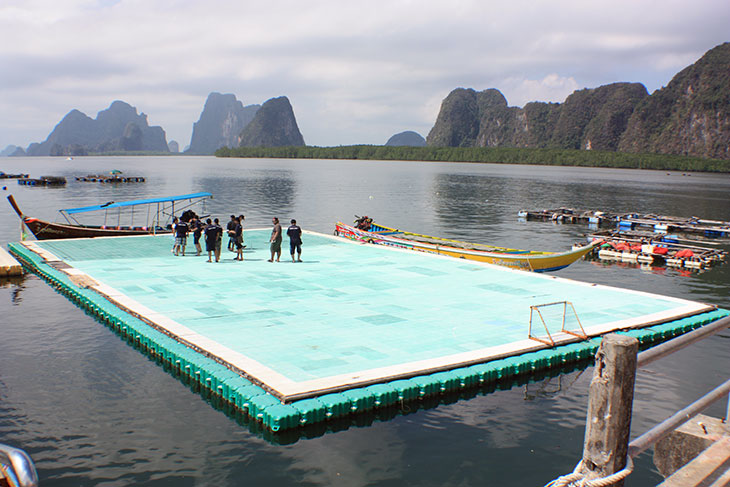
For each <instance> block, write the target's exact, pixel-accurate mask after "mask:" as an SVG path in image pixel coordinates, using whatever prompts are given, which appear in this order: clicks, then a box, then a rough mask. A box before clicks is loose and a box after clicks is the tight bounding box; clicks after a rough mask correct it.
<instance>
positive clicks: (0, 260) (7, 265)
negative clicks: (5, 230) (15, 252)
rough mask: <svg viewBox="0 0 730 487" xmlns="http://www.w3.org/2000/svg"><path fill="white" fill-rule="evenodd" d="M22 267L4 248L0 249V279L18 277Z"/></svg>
mask: <svg viewBox="0 0 730 487" xmlns="http://www.w3.org/2000/svg"><path fill="white" fill-rule="evenodd" d="M22 274H23V266H21V265H20V263H19V262H18V261H17V260H15V258H14V257H13V256H12V255H10V254H9V253H8V252H7V251H6V250H5V249H4V248H2V247H0V277H7V276H20V275H22Z"/></svg>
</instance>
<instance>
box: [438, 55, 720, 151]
mask: <svg viewBox="0 0 730 487" xmlns="http://www.w3.org/2000/svg"><path fill="white" fill-rule="evenodd" d="M426 140H427V143H428V145H430V146H450V147H536V148H561V149H588V150H590V149H593V150H601V151H616V150H620V151H626V152H660V153H667V154H684V155H692V156H700V157H712V158H721V159H730V152H729V151H730V149H728V147H729V145H730V43H725V44H722V45H720V46H718V47H716V48H714V49H712V50H710V51H708V52H707V53H706V54H705V55H704V56H703V57H702V58H701V59H700V60H699V61H697V62H696V63H695V64H693V65H692V66H689V67H688V68H686V69H684V70H682V71H681V72H680V73H678V74H677V75H676V76H675V77H674V79H673V80H672V81H671V82H670V83H669V84H668V85H667V86H666V87H665V88H662V89H660V90H657V91H656V92H654V93H653V94H651V95H649V94H648V93H647V91H646V88H645V87H644V86H643V85H642V84H639V83H613V84H610V85H605V86H600V87H598V88H592V89H583V90H578V91H575V92H574V93H572V94H571V95H570V96H568V98H566V100H565V102H563V103H541V102H533V103H528V104H527V105H525V107H524V108H519V107H510V106H508V104H507V100H506V99H505V98H504V96H503V95H502V93H500V92H499V91H498V90H496V89H488V90H485V91H481V92H477V91H475V90H473V89H464V88H457V89H455V90H453V91H452V92H451V93H450V94H449V95H448V96H447V97H446V98H445V99H444V101H443V102H442V104H441V110H440V112H439V114H438V117H437V119H436V123H435V124H434V126H433V128H432V129H431V131H430V133H429V134H428V137H427V139H426Z"/></svg>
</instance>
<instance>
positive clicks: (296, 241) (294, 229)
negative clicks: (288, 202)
mask: <svg viewBox="0 0 730 487" xmlns="http://www.w3.org/2000/svg"><path fill="white" fill-rule="evenodd" d="M286 235H287V236H288V237H289V251H290V253H291V261H292V262H301V261H302V229H301V228H299V225H297V221H296V220H292V221H291V225H290V226H289V228H287V229H286ZM295 250H296V252H297V260H296V261H295V260H294V251H295Z"/></svg>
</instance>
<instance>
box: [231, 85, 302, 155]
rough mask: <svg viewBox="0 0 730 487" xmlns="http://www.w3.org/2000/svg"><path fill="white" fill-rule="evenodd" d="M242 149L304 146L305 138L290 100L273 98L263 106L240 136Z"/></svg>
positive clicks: (281, 97)
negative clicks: (300, 130)
mask: <svg viewBox="0 0 730 487" xmlns="http://www.w3.org/2000/svg"><path fill="white" fill-rule="evenodd" d="M240 139H241V142H240V147H282V146H302V145H304V138H303V137H302V134H301V132H299V127H298V126H297V120H296V118H295V117H294V110H292V107H291V103H289V99H288V98H287V97H285V96H280V97H279V98H272V99H270V100H268V101H266V102H265V103H264V104H263V105H261V109H259V111H258V112H256V115H255V116H254V118H253V120H251V123H249V124H248V125H247V126H246V127H245V128H244V129H243V130H242V131H241V135H240Z"/></svg>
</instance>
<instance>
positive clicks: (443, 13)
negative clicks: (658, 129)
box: [0, 0, 730, 149]
mask: <svg viewBox="0 0 730 487" xmlns="http://www.w3.org/2000/svg"><path fill="white" fill-rule="evenodd" d="M729 26H730V2H729V1H728V0H694V1H693V2H688V1H687V0H657V1H654V0H651V1H643V0H639V1H636V0H612V1H599V0H510V1H490V0H450V1H444V0H441V1H435V0H421V1H414V0H368V1H364V0H359V1H350V0H337V1H335V0H305V1H303V0H291V1H290V0H266V1H256V2H253V1H250V0H205V1H203V0H0V149H2V148H3V147H5V146H6V145H8V144H15V145H20V146H23V147H27V145H28V144H29V143H31V142H40V141H43V140H45V138H46V137H47V136H48V134H49V133H50V132H51V130H52V129H53V127H54V126H55V124H56V123H58V122H59V121H60V120H61V118H62V117H63V116H64V115H65V114H66V113H68V112H69V111H70V110H72V109H74V108H77V109H79V110H81V111H82V112H84V113H86V114H87V115H89V116H91V117H92V118H95V117H96V114H97V112H99V111H100V110H103V109H105V108H107V107H108V106H109V105H110V104H111V102H112V101H114V100H117V99H119V100H124V101H126V102H127V103H130V104H131V105H133V106H135V107H137V109H138V111H140V112H144V113H146V114H147V115H148V118H149V122H150V125H160V126H162V127H163V128H164V129H165V131H166V132H167V139H168V141H169V140H177V141H178V142H179V143H180V147H181V148H182V147H184V146H186V145H187V144H189V142H190V136H191V133H192V126H193V123H194V122H196V121H197V120H198V118H199V117H200V112H201V110H202V108H203V105H204V103H205V99H206V97H207V95H208V94H209V93H210V92H213V91H217V92H220V93H233V94H235V95H236V97H237V98H238V99H239V100H241V101H242V102H243V103H244V105H247V104H253V103H263V102H264V101H266V100H267V99H269V98H272V97H276V96H281V95H286V96H287V97H289V100H290V101H291V103H292V106H293V108H294V113H295V115H296V117H297V121H298V124H299V129H300V130H301V132H302V134H303V135H304V139H305V141H306V143H307V144H310V145H320V146H331V145H346V144H356V143H366V144H384V143H385V142H386V141H387V139H388V138H389V137H390V136H391V135H393V134H395V133H398V132H401V131H404V130H415V131H417V132H419V133H420V134H421V135H423V136H424V137H425V136H426V135H427V134H428V131H429V130H430V129H431V127H432V126H433V123H434V121H435V120H436V115H437V114H438V110H439V106H440V103H441V100H442V99H443V98H444V97H446V95H448V93H449V92H450V91H451V90H452V89H454V88H457V87H468V88H474V89H476V90H483V89H487V88H497V89H499V90H500V91H502V93H504V95H505V97H506V98H507V100H508V102H509V104H510V105H512V106H523V105H524V104H525V103H527V102H528V101H553V102H562V101H564V100H565V97H566V96H568V95H569V94H570V93H571V92H573V91H574V90H576V89H581V88H586V87H597V86H600V85H603V84H607V83H612V82H616V81H632V82H641V83H644V85H645V86H646V87H647V89H648V90H649V91H650V92H652V91H654V90H656V89H658V88H660V87H662V86H664V85H666V84H667V83H668V82H669V81H670V80H671V78H672V76H673V75H674V74H676V73H677V72H678V71H679V70H681V69H682V68H684V67H686V66H688V65H689V64H691V63H693V62H694V61H696V60H697V59H698V58H699V57H701V56H702V54H704V53H705V52H706V51H707V50H708V49H711V48H712V47H714V46H716V45H718V44H721V43H723V42H726V41H730V27H729Z"/></svg>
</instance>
